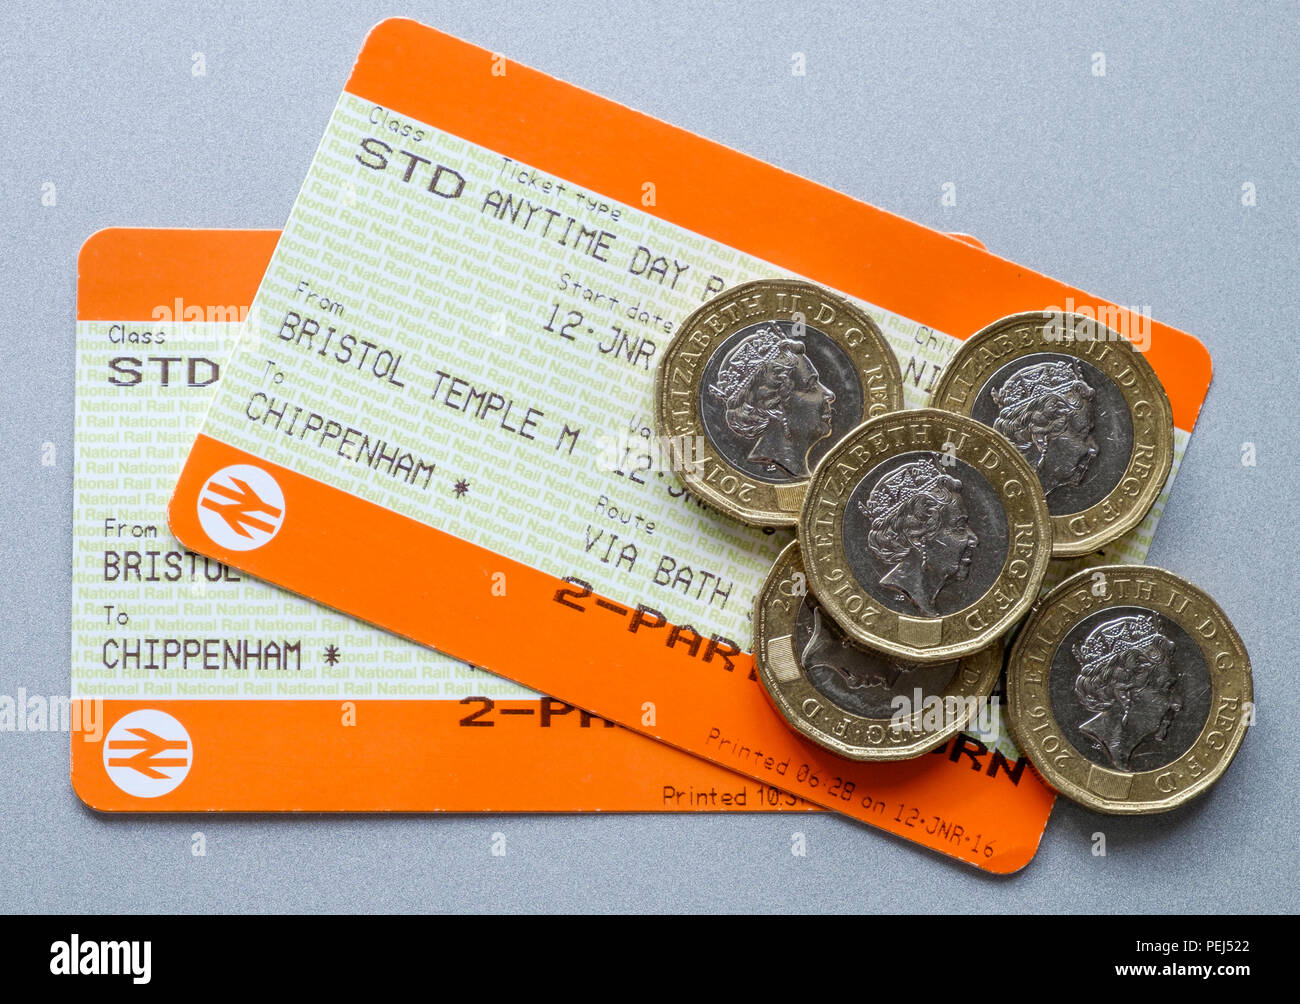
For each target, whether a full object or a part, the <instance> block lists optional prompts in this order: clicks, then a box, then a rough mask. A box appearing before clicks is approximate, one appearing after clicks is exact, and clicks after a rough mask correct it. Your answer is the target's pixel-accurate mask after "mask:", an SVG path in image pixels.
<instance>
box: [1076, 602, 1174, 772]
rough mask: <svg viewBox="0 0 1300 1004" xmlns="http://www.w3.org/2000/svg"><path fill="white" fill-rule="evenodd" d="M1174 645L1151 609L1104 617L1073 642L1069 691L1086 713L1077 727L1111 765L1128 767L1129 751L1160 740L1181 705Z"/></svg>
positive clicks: (1131, 751) (1167, 730)
mask: <svg viewBox="0 0 1300 1004" xmlns="http://www.w3.org/2000/svg"><path fill="white" fill-rule="evenodd" d="M1174 649H1175V645H1174V642H1173V640H1172V639H1171V638H1170V637H1169V636H1168V635H1167V634H1165V633H1164V632H1163V631H1162V630H1161V628H1160V621H1159V618H1158V617H1157V616H1156V615H1154V614H1150V615H1144V614H1135V615H1130V616H1123V617H1115V618H1112V619H1110V620H1107V621H1104V622H1103V623H1101V624H1099V625H1098V626H1097V627H1095V628H1093V629H1092V631H1091V632H1089V634H1088V637H1087V638H1086V639H1084V641H1083V642H1082V643H1081V644H1078V645H1075V646H1073V649H1072V653H1073V655H1074V658H1075V661H1076V662H1077V664H1078V675H1077V676H1076V677H1075V680H1074V696H1075V698H1076V699H1077V700H1078V701H1079V703H1080V704H1081V705H1082V706H1083V708H1084V709H1086V710H1087V711H1088V712H1090V713H1091V714H1092V717H1091V718H1088V719H1087V720H1086V721H1084V722H1082V723H1080V724H1079V726H1078V730H1079V732H1080V733H1082V734H1083V735H1084V736H1086V737H1087V738H1088V739H1091V740H1092V741H1093V742H1094V743H1096V744H1097V746H1098V747H1099V749H1100V750H1101V753H1102V755H1103V756H1104V757H1105V759H1106V760H1107V761H1108V762H1109V766H1112V767H1114V768H1115V769H1116V770H1125V771H1127V770H1133V769H1134V767H1133V766H1132V762H1131V761H1132V758H1133V753H1134V751H1135V750H1136V749H1137V748H1138V747H1140V746H1141V745H1142V744H1143V743H1145V742H1146V741H1147V740H1149V739H1154V740H1155V741H1156V742H1163V741H1164V740H1165V738H1166V736H1168V734H1169V729H1170V726H1171V725H1172V724H1173V722H1174V719H1175V718H1176V717H1177V715H1178V713H1179V711H1181V710H1182V694H1181V691H1180V686H1179V684H1180V674H1179V671H1178V667H1177V666H1176V664H1175V662H1174V658H1173V655H1174Z"/></svg>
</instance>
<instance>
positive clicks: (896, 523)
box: [844, 451, 1009, 617]
mask: <svg viewBox="0 0 1300 1004" xmlns="http://www.w3.org/2000/svg"><path fill="white" fill-rule="evenodd" d="M1008 540H1009V534H1008V528H1007V516H1006V512H1005V511H1004V510H1003V508H1002V501H1001V499H1000V498H999V497H998V493H997V491H996V490H995V489H994V488H993V486H992V485H991V484H989V482H988V480H987V479H986V478H985V477H984V475H982V474H980V473H979V472H978V471H977V470H975V468H973V467H972V466H970V465H969V464H967V463H966V462H965V461H963V460H958V459H957V458H956V457H953V456H948V455H946V454H940V453H934V452H931V451H916V452H912V453H903V454H899V455H897V456H894V457H891V458H890V459H888V460H886V461H884V462H883V463H880V464H877V465H876V466H875V467H873V468H872V469H871V470H870V471H868V472H867V474H866V476H865V477H863V478H862V480H860V481H859V482H858V484H857V486H856V487H855V488H854V489H853V492H852V493H851V494H850V496H849V500H848V505H847V507H846V508H845V512H844V553H845V557H846V559H847V561H848V565H849V568H850V569H851V570H852V571H853V574H854V577H855V578H856V579H857V580H858V582H859V583H860V584H861V585H862V588H863V589H865V590H866V591H867V592H868V593H870V594H871V596H873V597H874V598H875V599H876V600H877V601H879V602H880V603H882V604H883V605H884V606H886V607H888V608H889V609H890V610H895V611H897V612H898V613H903V614H908V615H910V616H922V617H943V616H946V615H948V614H951V613H955V612H956V611H958V610H961V609H963V608H965V607H967V606H969V605H970V604H972V603H974V602H975V601H976V600H978V599H979V598H980V597H981V596H983V595H984V594H985V593H986V592H988V590H989V588H990V587H991V586H992V585H993V583H994V582H995V581H997V578H998V575H999V574H1000V573H1001V571H1002V565H1003V563H1004V562H1005V560H1006V556H1007V547H1008Z"/></svg>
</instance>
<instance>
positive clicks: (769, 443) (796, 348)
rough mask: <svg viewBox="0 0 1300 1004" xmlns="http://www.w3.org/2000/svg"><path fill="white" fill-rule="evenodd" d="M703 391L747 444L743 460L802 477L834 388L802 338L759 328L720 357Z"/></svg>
mask: <svg viewBox="0 0 1300 1004" xmlns="http://www.w3.org/2000/svg"><path fill="white" fill-rule="evenodd" d="M708 392H709V394H710V395H711V396H712V397H713V398H714V399H715V400H717V401H718V402H719V403H720V404H721V405H722V407H723V409H724V412H723V414H724V417H725V422H726V427H727V429H728V430H730V432H731V433H732V434H733V435H734V436H736V437H737V438H738V439H739V440H740V441H741V442H742V443H744V444H745V445H746V446H747V448H748V452H747V454H746V456H745V459H746V460H747V461H749V462H751V463H755V464H758V465H760V467H762V468H763V469H764V470H765V471H766V472H767V473H768V474H769V475H770V476H774V477H777V478H779V479H781V480H786V479H789V480H797V479H801V478H806V477H808V475H809V465H808V453H809V451H810V450H812V448H813V446H815V445H816V444H817V443H819V442H821V441H822V440H823V439H825V438H826V437H827V436H829V435H830V434H831V428H832V426H833V424H834V415H835V412H834V405H835V393H834V392H833V391H832V390H831V389H830V388H829V387H827V386H826V385H825V384H824V383H822V381H821V377H820V374H819V373H818V372H817V367H816V366H814V365H813V362H812V360H811V359H810V358H809V357H808V353H807V351H806V350H805V347H804V343H803V342H801V341H799V340H797V339H794V338H790V337H787V336H786V335H784V334H782V332H781V331H780V330H779V329H778V328H777V327H776V326H774V325H763V326H761V327H759V328H758V330H756V331H754V332H753V333H752V334H749V335H747V336H746V337H744V338H743V339H741V340H740V342H739V343H737V344H736V345H735V346H734V347H732V348H731V349H730V350H729V351H728V352H727V354H726V356H724V357H723V360H722V364H721V366H720V367H719V369H718V373H717V376H716V378H715V379H714V380H713V381H712V382H711V383H710V384H709V385H708Z"/></svg>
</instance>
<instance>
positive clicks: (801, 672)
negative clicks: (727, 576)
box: [754, 543, 1003, 761]
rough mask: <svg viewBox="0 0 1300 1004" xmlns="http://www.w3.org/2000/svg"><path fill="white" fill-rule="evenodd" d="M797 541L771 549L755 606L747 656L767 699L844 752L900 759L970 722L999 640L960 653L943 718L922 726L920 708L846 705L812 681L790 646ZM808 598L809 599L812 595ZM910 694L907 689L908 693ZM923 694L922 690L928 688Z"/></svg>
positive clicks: (797, 587) (798, 589)
mask: <svg viewBox="0 0 1300 1004" xmlns="http://www.w3.org/2000/svg"><path fill="white" fill-rule="evenodd" d="M806 587H807V573H806V571H805V569H804V566H803V559H802V558H801V557H800V555H799V545H798V543H791V544H789V545H788V546H787V547H786V548H785V550H783V551H782V552H781V553H780V554H779V555H777V559H776V563H775V564H774V565H773V566H772V570H771V572H769V573H768V576H767V579H766V581H765V582H764V583H763V588H762V589H761V590H760V591H759V594H758V601H757V603H756V604H755V608H754V664H755V668H756V669H757V671H758V678H759V679H760V680H761V681H762V682H763V689H764V690H765V691H766V693H767V696H768V699H769V700H770V701H771V702H772V704H773V705H774V706H775V707H776V710H777V711H778V712H780V714H781V717H782V718H784V719H785V720H786V722H787V723H788V724H789V725H790V727H791V728H793V729H794V730H795V731H796V732H798V733H800V734H801V735H803V736H805V737H807V738H808V739H811V740H812V741H813V742H815V743H816V744H817V745H818V746H821V747H823V748H825V749H828V750H830V751H831V752H832V753H837V754H839V755H840V756H842V757H845V758H846V759H849V760H869V761H886V760H906V759H909V758H911V757H915V756H920V755H921V754H922V753H928V752H929V751H930V750H932V749H934V748H935V747H936V746H939V745H941V744H942V743H944V742H946V741H947V740H948V739H950V738H952V736H954V735H956V734H957V733H958V732H960V731H961V730H962V729H964V728H965V727H966V725H967V724H968V723H969V721H970V718H971V715H972V714H973V713H974V711H975V702H977V701H981V700H985V699H987V698H988V696H989V694H991V693H992V692H993V685H994V684H995V683H997V679H998V674H999V673H1000V672H1001V671H1002V654H1003V652H1002V642H1001V640H999V641H996V642H994V643H993V644H992V645H990V646H988V647H987V648H983V649H981V650H980V651H978V652H976V653H975V654H974V655H969V656H967V657H966V658H965V659H962V660H961V661H960V663H958V665H957V669H956V672H955V673H954V674H953V678H952V681H951V682H950V683H949V684H948V686H947V687H946V688H944V691H943V693H942V694H937V695H935V696H936V697H939V698H941V699H942V700H943V701H944V707H945V708H951V709H952V713H948V712H945V714H944V715H943V721H942V724H941V725H940V726H939V727H937V728H935V727H930V728H928V729H927V728H926V726H925V716H924V714H923V711H924V709H922V708H917V709H915V710H913V711H912V713H911V715H909V716H908V717H907V718H906V719H901V718H900V720H899V721H894V720H892V719H890V718H869V717H866V716H864V715H859V714H854V713H853V712H851V711H848V710H846V709H844V708H842V707H840V706H839V705H837V704H836V703H835V702H834V701H832V700H831V699H830V698H828V697H827V696H826V695H825V694H823V693H822V692H821V691H819V690H818V689H817V688H816V687H814V686H813V684H812V681H811V680H810V679H809V678H808V675H807V673H806V672H805V669H804V666H803V664H802V663H801V661H800V659H799V655H798V653H797V651H796V647H795V629H796V623H797V620H798V617H799V610H800V607H801V606H802V605H803V602H804V597H805V595H806V593H807V588H806ZM813 602H816V601H815V600H813ZM908 696H910V695H908ZM927 696H929V695H927Z"/></svg>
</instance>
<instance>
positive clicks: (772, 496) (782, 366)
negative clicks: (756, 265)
mask: <svg viewBox="0 0 1300 1004" xmlns="http://www.w3.org/2000/svg"><path fill="white" fill-rule="evenodd" d="M655 402H656V427H657V431H658V435H659V436H660V437H661V442H666V443H667V444H668V449H667V450H664V451H663V452H664V453H665V454H667V455H670V456H672V457H673V458H674V460H673V466H674V469H675V470H676V471H677V473H678V474H679V476H680V477H681V479H682V481H683V482H684V483H685V485H686V487H687V488H688V489H690V491H691V492H692V493H694V494H695V495H696V496H697V497H698V498H700V499H702V500H703V501H704V502H706V503H708V504H709V505H711V506H713V507H714V508H716V509H719V510H721V511H722V512H725V513H727V514H728V515H730V516H733V517H735V518H736V519H739V520H741V521H742V522H745V523H749V524H751V525H754V526H773V527H775V526H793V525H794V523H795V520H796V519H797V518H798V515H799V507H800V505H801V504H802V502H803V496H804V492H805V490H806V489H807V487H808V479H809V476H810V473H811V471H812V469H813V468H814V467H815V466H816V465H817V462H818V461H819V460H820V459H821V458H822V457H823V456H825V455H826V453H827V451H828V450H830V448H831V446H832V445H834V443H835V442H836V441H837V440H839V439H840V438H841V437H842V436H844V434H845V433H847V432H848V431H849V430H850V429H852V428H854V427H855V426H857V425H860V424H861V423H862V422H863V421H865V420H866V419H867V418H870V417H873V416H875V415H882V414H884V413H886V412H890V411H897V410H898V409H899V408H901V407H902V404H903V381H902V377H901V375H900V373H899V369H898V361H897V360H896V359H895V358H894V354H893V351H892V350H891V349H890V347H889V344H888V343H887V342H886V341H885V337H884V335H883V334H882V333H881V331H880V329H879V328H878V327H877V326H876V323H875V322H874V321H872V320H871V318H870V317H868V316H867V315H866V314H865V313H864V312H863V311H861V310H859V309H858V308H857V307H855V306H853V305H852V304H850V303H849V302H848V301H847V300H844V299H843V298H841V297H839V296H837V295H835V294H834V293H831V292H829V291H828V290H825V289H821V288H819V287H817V286H814V285H811V284H810V283H806V282H799V281H796V280H791V279H769V280H760V281H756V282H747V283H744V284H743V285H740V286H736V287H734V288H732V289H729V290H727V291H725V292H724V293H722V294H721V295H719V296H717V297H715V298H714V299H712V300H710V301H709V302H708V303H706V304H704V305H703V306H702V307H700V308H699V309H698V310H696V311H695V312H694V313H693V314H691V315H690V317H688V318H686V320H685V321H684V322H683V323H682V326H681V328H680V329H679V330H678V332H677V334H676V335H675V336H674V337H673V340H672V341H671V342H670V343H669V345H668V348H667V349H666V350H665V352H664V355H663V358H662V359H661V360H660V363H659V369H658V371H657V373H656V379H655Z"/></svg>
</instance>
